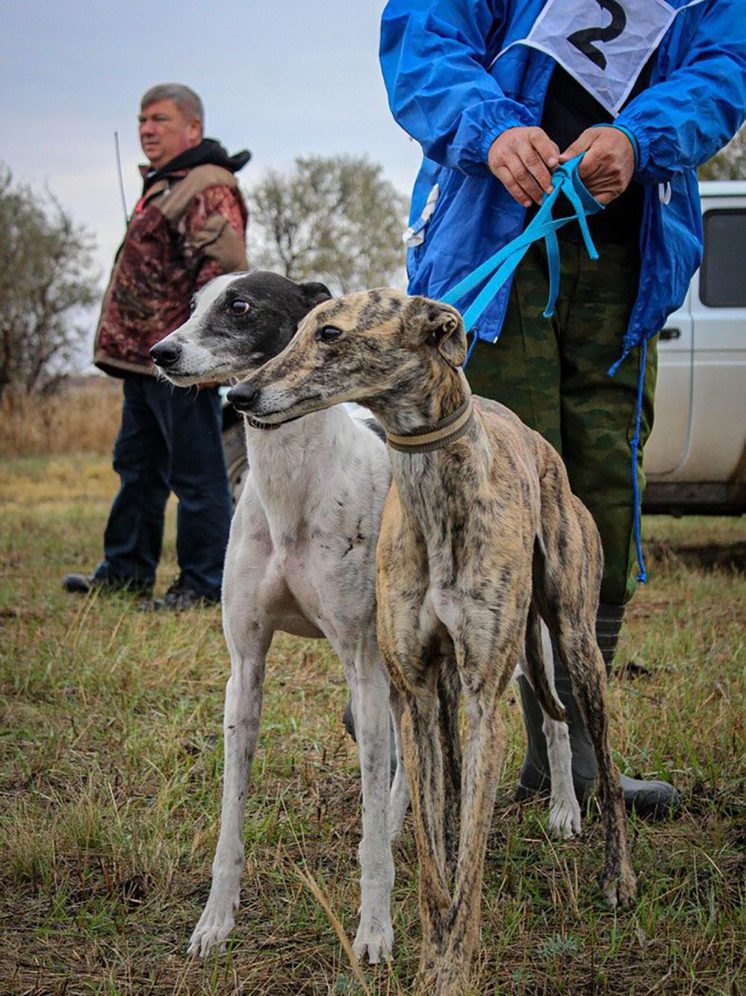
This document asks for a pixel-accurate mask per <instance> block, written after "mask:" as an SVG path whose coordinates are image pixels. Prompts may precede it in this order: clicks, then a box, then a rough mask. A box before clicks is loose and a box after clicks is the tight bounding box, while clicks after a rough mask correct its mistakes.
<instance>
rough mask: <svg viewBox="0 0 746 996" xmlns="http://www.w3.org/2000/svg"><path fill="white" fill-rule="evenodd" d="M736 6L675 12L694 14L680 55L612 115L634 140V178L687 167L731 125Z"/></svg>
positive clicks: (737, 115)
mask: <svg viewBox="0 0 746 996" xmlns="http://www.w3.org/2000/svg"><path fill="white" fill-rule="evenodd" d="M739 6H741V7H742V6H743V0H709V2H708V3H707V4H706V5H703V8H702V10H701V11H700V10H698V8H696V7H695V8H694V9H693V10H692V11H687V12H686V13H684V14H680V15H679V17H699V23H698V25H697V27H696V30H695V33H694V37H693V39H692V41H691V42H690V43H688V45H687V46H686V47H685V49H684V50H685V52H686V55H685V57H684V58H683V59H682V60H681V62H680V64H679V65H678V66H677V67H676V68H675V69H674V71H673V72H671V73H669V74H668V75H667V78H666V79H665V80H664V81H663V82H661V83H656V84H654V85H653V86H651V87H648V89H646V90H644V91H643V92H642V93H641V94H640V95H639V96H638V97H636V98H635V99H634V100H632V101H630V103H629V104H628V105H627V107H626V108H625V109H624V110H623V111H622V112H621V114H620V115H619V117H618V118H617V119H616V122H615V123H616V124H619V125H621V126H622V127H624V128H626V129H627V130H628V131H629V132H630V133H631V134H632V135H633V136H634V138H635V139H636V141H637V145H638V161H637V167H636V170H635V176H636V178H637V179H639V180H641V181H643V182H648V183H650V182H656V183H661V182H664V181H667V180H671V179H672V178H673V177H674V176H675V175H676V174H677V173H682V172H684V171H686V170H691V169H695V168H696V167H697V166H700V165H701V164H702V163H704V162H706V161H707V160H708V159H710V158H711V157H712V156H714V155H715V153H716V152H718V150H719V149H721V148H722V147H723V146H724V145H725V144H726V143H727V142H728V141H729V139H731V138H732V137H733V135H734V134H735V133H736V132H737V131H738V128H739V127H740V125H741V124H742V122H743V117H744V107H745V106H746V17H744V16H743V13H744V12H743V10H740V11H739V10H738V9H737V8H738V7H739ZM674 30H675V29H674Z"/></svg>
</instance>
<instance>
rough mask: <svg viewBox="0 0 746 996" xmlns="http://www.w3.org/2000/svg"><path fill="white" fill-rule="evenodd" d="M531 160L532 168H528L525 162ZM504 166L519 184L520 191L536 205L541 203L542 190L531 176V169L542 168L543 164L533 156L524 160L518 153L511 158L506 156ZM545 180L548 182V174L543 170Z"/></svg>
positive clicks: (532, 175)
mask: <svg viewBox="0 0 746 996" xmlns="http://www.w3.org/2000/svg"><path fill="white" fill-rule="evenodd" d="M529 158H530V159H531V160H532V166H531V167H529V165H528V162H527V160H528V159H529ZM505 165H506V166H507V167H508V169H509V170H510V172H511V173H512V174H513V176H514V177H515V179H516V181H517V183H519V184H520V186H521V189H522V190H524V191H525V192H526V194H527V195H528V196H529V197H530V198H531V200H532V201H534V202H535V203H536V204H540V203H541V199H542V197H543V196H544V190H543V188H542V186H541V184H540V183H539V181H538V180H537V179H536V177H535V176H534V174H533V171H532V170H533V169H537V170H538V169H539V165H541V166H542V167H543V163H541V161H540V160H539V158H538V156H536V155H535V153H534V154H532V155H530V156H526V158H524V157H523V156H521V155H520V154H519V153H517V154H514V155H512V156H508V158H507V160H506V163H505ZM544 172H545V173H546V176H547V179H548V180H549V179H550V177H549V173H548V171H547V170H546V169H545V170H544Z"/></svg>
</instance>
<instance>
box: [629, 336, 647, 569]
mask: <svg viewBox="0 0 746 996" xmlns="http://www.w3.org/2000/svg"><path fill="white" fill-rule="evenodd" d="M647 360H648V342H647V339H643V341H642V342H641V343H640V372H639V374H638V376H637V410H636V412H635V434H634V436H633V437H632V442H631V444H630V449H631V450H632V491H633V493H634V498H635V547H636V549H637V566H638V567H639V568H640V570H639V572H638V574H637V580H638V581H639V582H640V583H641V584H645V583H646V582H647V580H648V572H647V570H646V569H645V560H644V558H643V555H642V502H641V500H640V483H639V480H638V474H637V456H638V453H639V451H640V425H641V423H642V397H643V388H644V385H645V369H646V367H647Z"/></svg>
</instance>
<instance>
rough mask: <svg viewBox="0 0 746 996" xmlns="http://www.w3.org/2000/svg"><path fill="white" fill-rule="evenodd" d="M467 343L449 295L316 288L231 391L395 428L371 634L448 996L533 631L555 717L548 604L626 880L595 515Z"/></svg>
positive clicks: (275, 415) (534, 665)
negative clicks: (472, 387) (469, 373)
mask: <svg viewBox="0 0 746 996" xmlns="http://www.w3.org/2000/svg"><path fill="white" fill-rule="evenodd" d="M465 356H466V336H465V334H464V328H463V323H462V321H461V318H460V316H459V314H458V312H457V311H456V310H455V309H454V308H452V307H450V306H448V305H444V304H441V303H438V302H435V301H430V300H427V299H425V298H408V297H406V296H405V295H403V294H401V293H399V292H397V291H390V290H374V291H368V292H363V293H357V294H351V295H349V296H347V297H343V298H340V299H337V300H334V301H328V302H325V303H323V304H320V305H319V306H317V307H316V308H315V309H314V310H313V311H312V312H311V313H310V314H309V315H308V316H307V317H306V318H305V320H304V321H303V322H302V323H301V325H300V327H299V329H298V332H297V334H296V335H295V337H294V339H293V340H292V341H291V343H290V344H289V345H288V347H287V348H286V349H285V350H284V351H283V352H282V353H281V354H280V355H279V356H277V357H275V358H274V359H272V360H270V361H269V362H268V363H267V364H266V365H265V366H263V367H262V368H261V369H260V370H259V371H258V372H257V373H255V374H252V375H251V376H250V377H249V378H247V380H245V381H244V382H242V383H241V384H239V385H238V386H237V387H235V388H233V389H232V391H231V392H230V394H229V400H230V401H231V402H233V403H234V404H236V405H237V406H238V407H239V408H241V409H242V410H244V411H250V412H251V416H252V418H253V419H254V420H255V421H256V422H258V423H264V424H267V425H274V424H279V423H282V422H286V421H288V420H289V419H293V418H297V417H298V416H300V415H305V414H306V413H308V412H312V411H317V410H319V409H322V408H326V407H328V406H329V405H333V404H337V403H339V402H342V401H359V402H360V403H361V404H364V405H366V406H367V407H369V408H370V409H372V411H373V412H374V413H375V414H376V415H377V417H378V418H379V420H380V421H381V423H382V424H383V426H384V428H385V429H386V431H387V435H388V442H389V448H390V451H391V453H390V455H391V462H392V471H393V481H392V485H391V489H390V491H389V494H388V497H387V499H386V504H385V507H384V514H383V521H382V525H381V534H380V538H379V542H378V554H377V572H378V581H377V597H378V640H379V645H380V648H381V651H382V654H383V658H384V661H385V663H386V666H387V668H388V670H389V673H390V676H391V679H392V682H393V683H394V685H395V687H396V688H397V689H398V691H399V693H400V694H401V696H402V698H403V700H404V702H405V706H406V710H405V715H404V718H403V729H402V734H403V737H404V757H405V769H406V771H407V773H408V778H409V780H410V793H411V797H412V806H413V813H414V821H415V834H416V842H417V851H418V856H419V865H420V885H419V893H420V912H421V918H422V949H421V958H420V975H419V986H420V989H421V991H422V992H428V993H433V992H435V993H440V994H446V993H449V994H451V993H459V992H462V991H463V989H464V987H465V986H466V985H467V978H468V970H469V964H470V961H471V958H472V955H473V953H474V950H475V947H476V945H477V939H478V933H479V910H480V901H481V881H482V874H483V866H484V855H485V847H486V838H487V831H488V827H489V824H490V817H491V814H492V809H493V806H494V799H495V792H496V785H497V778H498V769H499V761H500V749H499V748H500V742H501V719H500V711H499V708H498V700H499V697H500V695H501V693H502V692H503V691H504V690H505V687H506V686H507V684H508V682H509V681H510V678H511V675H512V674H513V671H514V669H515V667H516V665H517V664H518V662H519V659H520V656H521V649H522V647H523V646H524V641H526V645H527V648H528V658H529V671H530V673H531V675H532V677H533V680H534V683H535V685H536V687H537V690H538V692H539V695H540V697H541V699H542V705H543V707H544V708H545V710H546V712H547V713H549V714H551V715H554V716H555V718H557V719H560V718H562V714H561V712H560V706H559V705H558V703H557V702H556V700H555V699H554V697H553V695H552V689H551V681H550V679H548V677H547V676H546V674H545V672H544V670H543V668H542V667H541V664H540V663H539V661H540V658H541V643H540V638H539V617H541V618H542V619H543V620H544V621H545V623H546V624H547V626H548V627H549V629H550V631H551V632H552V634H553V636H554V639H555V642H556V645H557V648H558V653H559V655H560V657H561V659H562V661H563V663H564V664H565V666H566V667H567V670H568V672H569V673H570V675H571V677H572V681H573V684H574V686H575V691H576V695H577V699H578V701H579V703H580V705H581V708H582V710H583V713H584V716H585V719H586V722H587V724H588V729H589V731H590V734H591V737H592V739H593V744H594V748H595V751H596V756H597V760H598V772H599V778H598V786H599V796H600V804H601V810H602V814H603V818H604V822H605V831H606V859H605V866H604V872H603V888H604V892H605V894H606V897H607V899H608V901H609V902H610V903H611V905H612V906H616V905H627V904H628V903H630V902H631V901H632V900H633V898H634V896H635V875H634V872H633V870H632V866H631V864H630V860H629V856H628V851H627V838H626V830H625V815H624V805H623V801H622V794H621V791H620V789H619V787H618V776H617V772H616V768H615V765H614V762H613V760H612V756H611V748H610V745H609V736H608V716H607V709H606V704H605V691H606V673H605V670H604V666H603V661H602V658H601V654H600V651H599V649H598V646H597V644H596V640H595V635H594V620H595V613H596V608H597V604H598V596H599V585H600V579H601V563H602V562H601V547H600V541H599V537H598V533H597V531H596V528H595V526H594V524H593V521H592V519H591V517H590V514H589V513H588V512H587V510H586V509H585V508H584V507H583V505H582V504H581V503H580V501H578V499H577V498H575V496H574V495H573V494H572V492H571V491H570V487H569V484H568V480H567V474H566V472H565V469H564V466H563V464H562V461H561V459H560V457H559V456H558V454H557V453H556V452H555V451H554V450H553V449H552V447H551V446H549V445H548V444H547V443H546V442H545V441H544V440H543V439H542V438H541V436H539V435H538V434H537V433H535V432H533V431H532V430H530V429H528V428H527V427H526V426H525V425H524V424H523V423H522V422H521V421H520V420H519V419H518V418H517V417H516V416H515V415H513V414H512V413H511V412H510V411H508V410H507V409H506V408H504V407H503V406H502V405H499V404H496V403H494V402H490V401H486V400H484V399H482V398H478V399H474V398H472V397H471V393H470V391H469V387H468V384H467V381H466V378H465V376H464V374H463V371H462V370H461V365H462V364H463V362H464V360H465ZM454 674H457V676H458V677H457V680H456V684H460V688H461V693H462V695H463V699H464V704H465V710H464V712H465V723H466V729H465V738H464V751H463V754H464V756H463V765H462V769H461V810H460V837H459V845H458V859H457V863H456V866H455V875H454V877H453V882H452V884H451V882H450V881H449V862H448V861H447V836H446V826H447V825H448V824H449V818H448V813H447V812H446V810H447V808H448V805H449V804H450V805H453V804H454V800H455V798H456V794H455V793H454V792H452V791H449V785H451V784H454V783H455V781H456V778H455V777H454V776H453V773H452V771H451V767H452V765H451V763H449V762H453V763H458V751H457V750H456V749H455V747H454V740H455V739H456V738H457V736H458V734H457V725H456V724H454V723H453V722H452V721H450V722H445V723H444V722H443V719H442V716H441V715H440V713H441V707H440V706H439V692H440V691H441V689H442V688H443V687H444V686H448V684H449V683H451V682H449V678H451V679H452V678H453V676H454ZM444 769H445V770H444Z"/></svg>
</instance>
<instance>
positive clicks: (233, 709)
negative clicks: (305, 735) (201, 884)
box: [188, 627, 271, 957]
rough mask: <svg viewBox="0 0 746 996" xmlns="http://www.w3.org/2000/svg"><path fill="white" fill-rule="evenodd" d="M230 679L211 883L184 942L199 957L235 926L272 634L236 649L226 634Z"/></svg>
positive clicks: (220, 940)
mask: <svg viewBox="0 0 746 996" xmlns="http://www.w3.org/2000/svg"><path fill="white" fill-rule="evenodd" d="M228 628H229V627H226V635H227V636H228V645H229V648H230V651H231V676H230V678H229V680H228V684H227V686H226V690H225V716H224V720H223V733H224V738H225V739H224V752H225V768H224V772H223V804H222V809H221V814H220V835H219V837H218V846H217V849H216V851H215V859H214V861H213V864H212V885H211V887H210V896H209V898H208V900H207V905H206V906H205V909H204V912H203V913H202V916H201V917H200V919H199V922H198V923H197V926H196V927H195V928H194V932H193V933H192V936H191V939H190V941H189V947H188V952H189V954H199V955H200V956H202V957H204V956H205V955H206V954H207V952H208V951H210V950H211V949H212V948H214V947H215V946H216V945H222V944H223V942H224V941H225V939H226V937H227V936H228V934H230V932H231V930H232V929H233V925H234V922H235V921H234V914H235V911H236V909H237V908H238V896H239V889H240V882H241V873H242V872H243V866H244V851H243V843H242V839H241V831H242V827H243V817H244V810H245V808H246V793H247V791H248V784H249V773H250V771H251V764H252V761H253V759H254V751H255V750H256V741H257V735H258V733H259V718H260V714H261V708H262V684H263V681H264V660H265V655H266V652H267V649H268V647H269V643H270V640H271V634H263V638H262V639H255V640H252V641H251V645H250V648H249V647H248V646H247V647H244V648H243V649H242V651H239V649H238V647H237V646H236V644H235V643H234V642H233V641H232V640H231V638H230V636H229V635H228Z"/></svg>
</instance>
